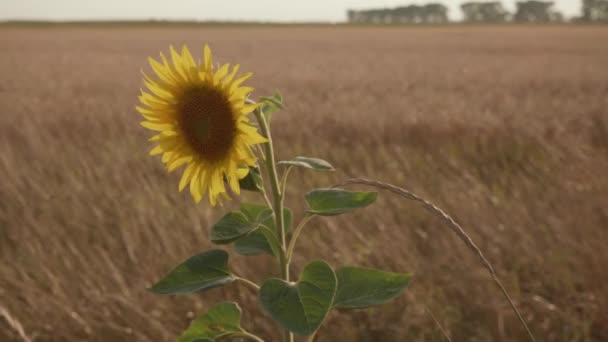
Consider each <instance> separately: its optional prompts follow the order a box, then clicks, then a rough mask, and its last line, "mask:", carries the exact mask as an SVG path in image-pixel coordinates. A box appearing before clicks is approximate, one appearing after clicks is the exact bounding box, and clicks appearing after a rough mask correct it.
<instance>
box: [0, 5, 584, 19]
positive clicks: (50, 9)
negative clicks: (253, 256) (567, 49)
mask: <svg viewBox="0 0 608 342" xmlns="http://www.w3.org/2000/svg"><path fill="white" fill-rule="evenodd" d="M466 1H468V0H428V1H424V0H423V1H408V0H0V20H14V19H26V20H27V19H30V20H31V19H34V20H38V19H40V20H89V19H97V20H112V19H127V20H129V19H137V20H145V19H169V20H247V21H330V22H340V21H344V20H345V18H346V10H347V9H348V8H354V9H367V8H381V7H395V6H401V5H408V4H424V3H428V2H440V3H443V4H445V5H447V6H448V7H449V8H450V12H449V14H450V17H451V18H452V19H455V20H458V19H460V18H461V11H460V8H459V6H460V4H461V3H462V2H466ZM554 2H555V8H557V9H558V10H560V11H561V12H562V13H563V14H564V15H565V16H566V17H572V16H575V15H579V13H580V7H581V4H580V3H581V0H554ZM502 3H503V4H504V6H505V7H506V8H507V10H509V11H513V10H514V8H515V0H502Z"/></svg>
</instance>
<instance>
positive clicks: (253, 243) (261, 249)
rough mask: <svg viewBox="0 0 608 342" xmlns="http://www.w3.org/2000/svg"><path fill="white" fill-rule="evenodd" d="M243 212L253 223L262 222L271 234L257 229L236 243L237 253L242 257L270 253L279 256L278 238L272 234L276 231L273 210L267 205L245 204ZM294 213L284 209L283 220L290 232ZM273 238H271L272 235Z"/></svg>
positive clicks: (242, 205) (242, 208)
mask: <svg viewBox="0 0 608 342" xmlns="http://www.w3.org/2000/svg"><path fill="white" fill-rule="evenodd" d="M241 212H243V214H245V216H247V218H248V219H249V220H251V221H256V222H261V224H263V225H265V226H266V227H268V228H270V232H268V231H266V230H263V229H256V230H254V231H252V232H250V233H249V234H247V235H245V236H244V237H242V238H240V239H238V240H237V241H235V243H234V247H235V249H236V251H237V252H238V253H240V254H242V255H258V254H262V253H268V254H270V255H274V256H276V255H278V254H279V247H278V245H277V244H276V243H272V241H273V240H274V241H276V236H274V234H272V232H274V231H275V228H274V220H273V217H272V209H270V208H268V207H267V206H265V205H260V204H251V203H243V204H241ZM292 216H293V215H292V212H291V210H289V208H283V218H284V220H285V229H286V230H287V231H289V230H290V229H291V224H292ZM271 234H272V235H273V236H270V235H271Z"/></svg>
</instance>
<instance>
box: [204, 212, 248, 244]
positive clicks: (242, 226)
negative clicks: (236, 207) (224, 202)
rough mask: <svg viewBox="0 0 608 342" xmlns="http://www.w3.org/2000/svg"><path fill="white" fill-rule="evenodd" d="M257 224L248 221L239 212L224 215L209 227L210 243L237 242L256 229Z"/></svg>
mask: <svg viewBox="0 0 608 342" xmlns="http://www.w3.org/2000/svg"><path fill="white" fill-rule="evenodd" d="M258 226H259V222H255V221H253V222H252V221H249V219H248V218H247V216H245V214H243V213H241V212H237V211H233V212H230V213H228V214H226V215H224V216H223V217H222V218H221V219H220V220H219V221H218V222H217V223H216V224H214V225H213V226H212V227H211V241H212V242H214V243H219V244H224V243H230V242H232V241H235V240H237V239H238V238H240V237H243V236H245V235H247V233H249V232H250V231H252V230H254V229H256V228H257V227H258Z"/></svg>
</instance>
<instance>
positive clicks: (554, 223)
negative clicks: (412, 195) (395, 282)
mask: <svg viewBox="0 0 608 342" xmlns="http://www.w3.org/2000/svg"><path fill="white" fill-rule="evenodd" d="M606 41H608V29H607V28H601V27H538V28H529V27H452V28H440V27H439V28H423V29H419V28H403V29H400V28H387V29H381V28H314V27H311V28H281V29H277V28H263V27H256V28H243V27H240V28H230V27H227V28H198V29H197V28H173V29H162V28H152V27H151V28H129V29H127V28H122V29H119V28H113V29H106V30H104V29H102V28H95V29H85V30H81V29H78V28H57V29H47V30H45V29H41V28H40V29H24V28H4V29H2V30H0V45H1V46H2V53H1V54H0V75H2V82H0V114H1V115H0V175H2V181H1V182H0V308H2V313H3V314H2V315H0V340H2V341H13V340H14V341H20V340H22V338H21V337H20V335H26V336H27V337H29V339H31V340H32V341H80V340H86V341H171V340H174V336H175V335H176V334H178V333H179V331H181V330H182V329H183V328H184V327H185V326H186V325H187V324H188V322H189V320H190V318H192V317H193V315H195V314H197V313H200V312H202V311H204V309H205V307H206V306H207V305H209V304H211V303H213V302H217V301H220V300H223V299H232V300H239V301H241V303H243V304H244V307H245V308H246V313H245V321H246V326H247V327H248V328H250V329H251V330H252V331H254V332H256V333H258V334H260V335H262V336H264V337H266V338H267V340H269V341H273V340H275V339H274V338H273V336H274V335H272V334H273V332H274V330H273V329H274V327H273V326H272V325H271V323H270V321H269V319H268V318H266V317H265V316H263V315H261V314H260V312H259V311H257V309H256V306H255V299H252V298H251V291H250V290H249V289H246V288H240V287H238V286H229V287H227V288H225V289H219V290H213V291H212V292H210V293H206V294H203V295H198V296H193V297H178V298H169V297H157V296H154V295H152V294H150V293H148V292H146V291H145V287H146V286H148V285H150V283H151V282H152V281H154V280H155V279H157V278H158V277H159V276H160V275H162V274H163V273H164V272H166V271H167V270H168V269H170V268H171V267H172V266H173V265H175V264H176V263H178V262H180V261H181V260H183V259H184V258H186V257H187V256H189V255H191V254H193V253H196V252H198V251H202V250H205V249H207V248H210V247H211V246H210V244H209V242H208V229H209V224H210V223H212V222H213V221H214V219H216V218H217V217H218V216H219V215H221V214H222V210H221V209H217V210H212V209H210V208H208V207H207V206H206V205H199V206H195V205H194V204H192V203H191V200H190V198H189V197H188V196H187V195H186V194H178V193H176V191H175V190H176V187H177V177H178V176H177V175H172V176H167V175H166V174H165V172H164V171H163V169H162V166H161V164H160V162H159V161H157V160H154V159H153V158H150V157H148V156H147V150H148V148H149V145H148V143H147V142H146V137H147V132H145V130H144V129H142V128H140V127H138V124H137V123H138V121H140V118H139V117H138V115H137V114H136V113H135V112H134V109H133V106H134V104H135V101H136V95H137V91H138V89H139V88H140V87H141V81H140V73H139V70H140V69H141V68H142V67H144V66H145V58H146V57H147V56H148V55H154V56H155V55H157V54H158V51H159V50H161V49H163V50H164V49H166V48H167V46H168V45H169V44H176V45H179V44H181V43H183V42H185V43H188V44H189V45H190V46H191V47H192V46H194V47H195V46H202V44H203V42H210V43H211V45H212V47H213V49H214V52H215V53H216V54H217V56H218V57H219V58H221V59H222V60H225V61H238V62H240V63H241V64H242V67H243V70H252V71H254V72H255V74H256V75H255V78H254V79H253V83H254V85H255V86H257V88H258V90H257V91H256V93H255V95H256V96H261V95H265V94H268V93H270V92H271V91H272V90H273V89H274V88H275V87H277V88H279V89H281V91H282V92H283V93H284V94H285V96H286V99H287V105H288V110H287V111H285V112H282V113H280V114H277V115H276V116H275V122H274V135H275V139H276V140H277V141H278V143H279V146H278V148H277V149H278V153H279V154H280V156H281V157H283V158H286V157H289V156H293V155H294V154H301V155H310V156H318V157H322V158H325V159H327V160H329V161H331V162H332V163H333V164H334V165H335V166H336V167H337V168H338V169H339V170H341V171H339V172H338V173H336V174H334V175H330V176H327V175H315V174H311V173H309V172H304V171H296V172H294V173H293V176H292V184H293V185H294V186H295V187H294V188H293V190H292V192H291V193H290V196H289V198H288V203H289V204H290V206H291V207H292V208H293V209H294V210H295V211H296V212H297V213H298V215H299V214H301V212H302V210H301V209H302V206H303V203H302V200H301V198H302V195H303V192H304V191H306V190H307V189H308V188H309V187H311V186H329V185H331V184H335V183H337V182H338V181H340V180H341V179H344V178H346V177H362V176H363V177H368V178H375V179H380V180H384V181H387V182H389V183H394V184H398V185H403V186H406V187H408V188H410V189H412V190H414V191H415V192H417V193H420V194H421V195H423V196H424V197H427V198H429V199H431V200H432V201H434V202H435V203H437V204H438V205H440V206H441V207H443V208H444V209H446V210H447V212H448V213H450V214H451V215H452V216H454V217H455V219H456V220H457V221H459V223H461V224H462V226H463V227H464V228H465V229H466V230H467V231H468V232H469V234H470V235H471V236H472V238H473V240H474V241H475V242H476V243H477V244H478V245H479V247H480V248H481V249H482V250H483V251H484V253H485V255H486V256H487V257H488V259H489V260H490V261H491V262H492V263H493V265H494V266H495V269H496V272H497V273H498V276H499V277H500V278H501V279H502V281H503V282H504V283H505V286H506V287H507V289H508V290H509V292H510V293H511V295H512V296H513V298H514V300H515V301H516V302H517V304H518V306H519V307H520V308H521V310H522V312H523V314H524V317H525V318H526V320H527V321H528V322H529V324H530V326H531V328H532V330H533V331H534V333H535V335H536V336H537V338H538V340H539V341H602V340H606V339H608V328H607V327H608V309H607V308H608V285H607V284H608V277H607V276H606V264H607V263H608V248H606V243H607V242H608V206H607V205H606V204H607V202H608V197H607V196H608V195H607V194H608V178H607V177H606V170H608V64H607V63H606V61H607V60H608V45H606V44H604V43H603V42H606ZM197 54H198V55H200V54H201V52H197ZM245 197H246V198H245V199H249V200H252V199H253V197H252V196H250V195H247V196H245ZM235 204H236V203H233V204H232V205H235ZM296 254H297V255H296V257H295V258H294V261H295V267H294V271H299V269H300V268H301V266H302V265H303V264H304V263H305V262H306V261H307V260H309V259H310V258H313V257H314V258H316V257H324V258H327V259H329V260H330V262H331V263H332V264H333V265H336V266H338V265H341V264H358V265H365V266H370V267H382V268H385V269H389V270H394V271H411V272H414V273H415V274H416V277H415V281H414V282H413V284H412V285H411V287H410V288H409V289H408V291H407V293H406V295H405V296H403V297H402V298H400V299H399V300H398V301H397V305H395V306H383V307H379V308H375V309H373V310H366V311H355V312H350V311H349V312H339V313H338V312H335V313H332V314H331V316H330V318H329V322H327V324H325V325H324V327H323V328H322V330H321V332H320V333H319V339H318V340H319V341H335V340H338V339H339V340H342V341H383V342H384V341H405V340H407V341H442V340H443V337H442V334H441V332H439V331H438V329H437V328H436V326H435V323H434V322H433V319H432V318H431V317H430V316H429V315H428V314H427V312H426V307H427V306H428V307H429V308H430V309H431V311H432V312H433V313H434V315H435V317H436V318H437V320H438V321H439V322H440V323H441V325H442V326H443V327H444V328H445V330H446V331H447V333H448V334H449V335H450V336H451V337H452V339H453V340H454V341H516V340H524V339H525V336H526V335H525V332H524V331H523V330H522V328H521V327H520V326H519V325H518V322H517V319H516V317H515V316H514V315H513V313H512V312H511V310H510V308H509V306H508V303H506V302H505V300H504V299H503V298H502V296H501V295H500V293H499V291H498V290H497V289H496V287H495V284H493V283H492V281H491V279H490V278H489V277H488V275H487V273H486V270H485V269H484V268H483V266H481V265H480V264H479V262H478V261H477V259H476V258H475V256H474V255H472V254H470V253H469V251H468V250H467V249H466V247H464V246H463V245H462V244H461V242H460V241H459V240H458V238H457V237H456V236H454V235H452V234H451V233H450V231H449V229H448V228H447V227H445V226H444V225H443V223H442V222H441V221H440V220H438V219H437V218H435V217H433V216H431V215H430V214H429V213H427V212H426V211H424V210H422V209H420V208H419V207H417V206H416V205H415V204H411V203H407V202H405V201H400V200H398V199H396V198H395V197H390V196H382V198H381V200H380V201H379V203H377V204H376V205H375V206H374V207H373V208H370V209H366V210H361V211H359V212H357V213H356V214H354V215H352V216H349V217H341V218H331V219H324V220H320V219H319V220H315V221H313V222H312V224H311V226H310V227H308V228H307V232H306V235H305V238H303V239H301V245H299V246H298V248H297V249H296ZM233 268H234V269H236V271H237V272H238V273H240V274H243V275H246V276H250V277H251V278H253V279H255V280H256V281H258V282H259V281H261V277H260V276H259V275H258V274H260V273H274V272H276V271H277V266H276V264H275V263H274V262H273V261H272V260H271V259H269V258H267V257H257V258H254V259H253V260H251V259H246V258H244V257H239V256H235V257H234V258H233Z"/></svg>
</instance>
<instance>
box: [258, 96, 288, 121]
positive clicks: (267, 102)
mask: <svg viewBox="0 0 608 342" xmlns="http://www.w3.org/2000/svg"><path fill="white" fill-rule="evenodd" d="M259 102H262V108H261V110H262V113H263V114H264V117H266V121H267V122H268V124H270V121H271V120H272V113H274V112H278V111H279V110H281V109H284V108H285V106H284V105H283V96H281V94H279V92H278V91H276V92H275V93H274V95H272V96H263V97H260V101H259Z"/></svg>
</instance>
